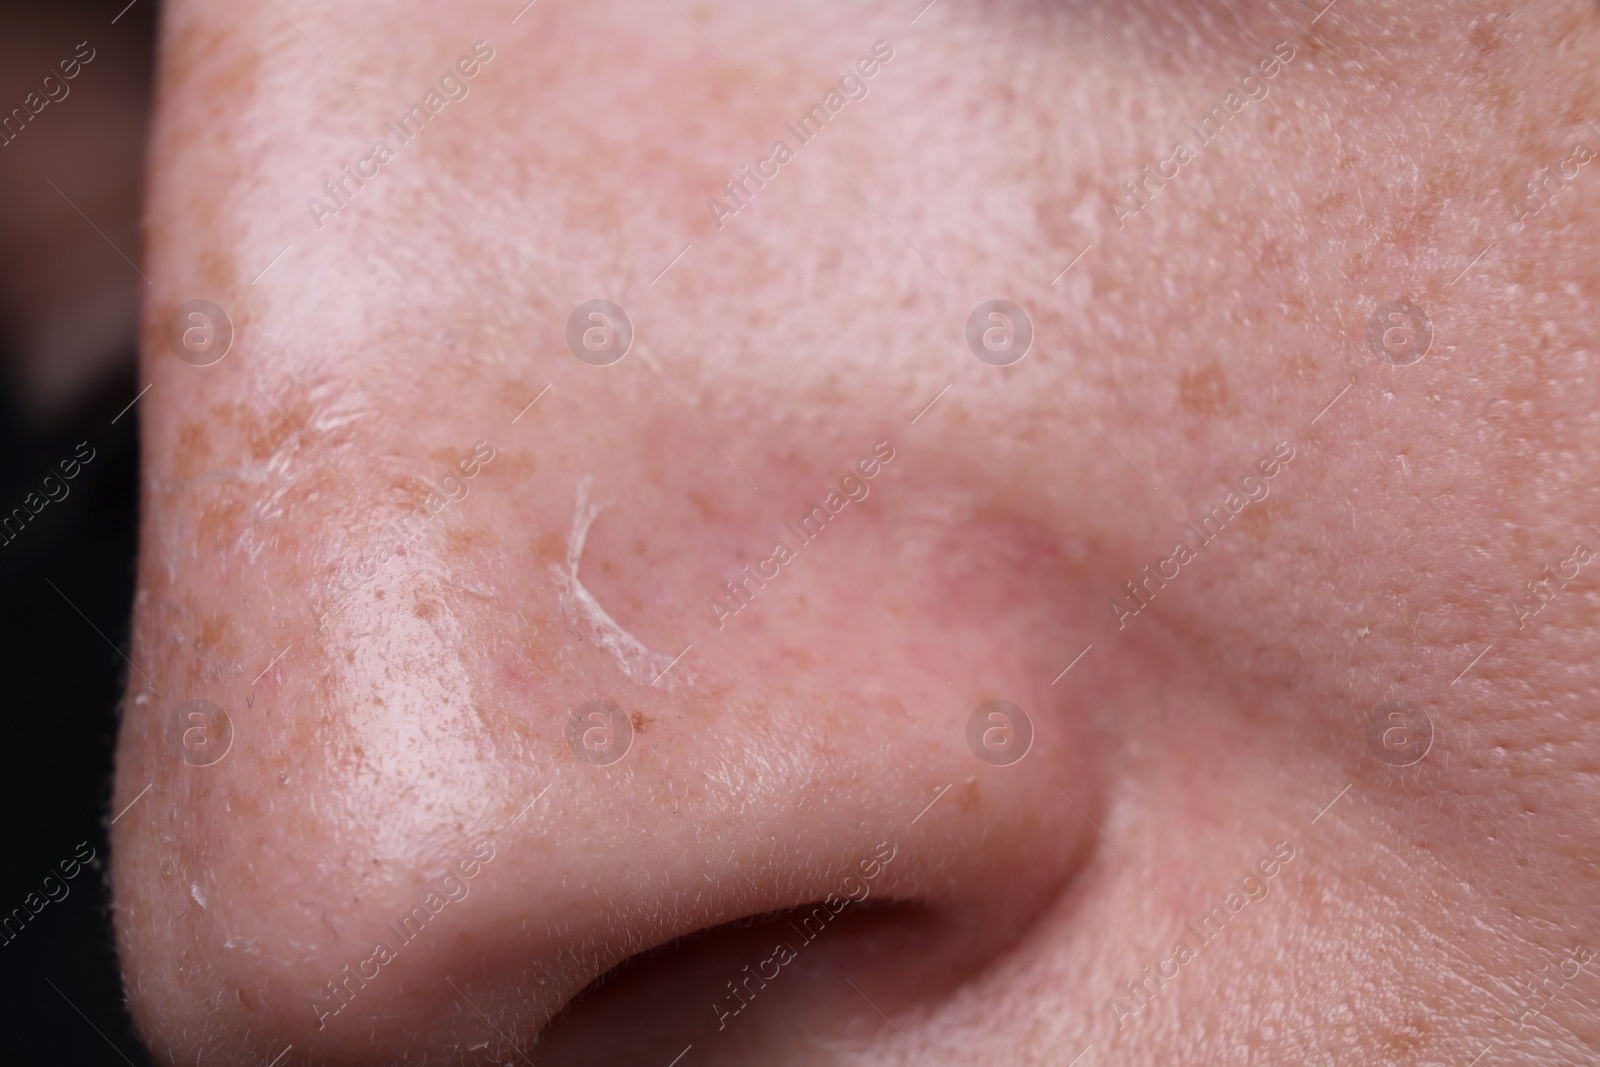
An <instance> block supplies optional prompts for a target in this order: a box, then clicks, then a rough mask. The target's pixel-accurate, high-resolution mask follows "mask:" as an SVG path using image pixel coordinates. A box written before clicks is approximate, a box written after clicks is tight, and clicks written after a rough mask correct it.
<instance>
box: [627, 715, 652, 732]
mask: <svg viewBox="0 0 1600 1067" xmlns="http://www.w3.org/2000/svg"><path fill="white" fill-rule="evenodd" d="M628 718H629V719H631V720H632V721H633V732H634V733H636V734H642V733H644V732H645V731H646V730H648V729H650V725H651V724H652V723H654V722H655V720H654V719H652V718H651V717H650V716H648V715H646V714H645V713H644V712H642V711H636V712H634V713H632V714H631V715H629V716H628Z"/></svg>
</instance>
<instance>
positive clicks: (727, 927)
mask: <svg viewBox="0 0 1600 1067" xmlns="http://www.w3.org/2000/svg"><path fill="white" fill-rule="evenodd" d="M836 907H837V901H836V900H835V901H833V902H831V903H830V901H825V900H818V901H814V902H812V903H810V904H804V905H801V906H800V907H796V908H787V909H783V910H781V911H774V912H768V913H765V914H762V915H753V916H747V917H745V918H741V919H737V920H734V921H732V922H727V923H723V924H722V925H720V926H714V927H710V928H708V929H704V930H699V931H696V932H694V933H692V934H687V935H685V936H683V937H679V938H677V939H675V940H673V941H669V942H667V943H666V944H663V945H659V946H657V947H655V948H651V949H648V950H646V951H644V952H640V953H638V954H636V955H633V956H630V957H628V958H627V959H626V960H624V961H622V962H621V963H620V964H618V965H617V966H615V967H613V968H612V969H611V970H609V971H607V972H606V973H605V974H603V975H602V976H600V977H599V978H597V979H595V980H594V981H593V982H591V983H590V984H589V985H588V986H587V987H585V988H584V989H583V991H582V992H580V993H579V994H578V995H577V996H576V997H574V998H573V999H572V1001H571V1002H569V1003H568V1004H567V1006H566V1007H565V1008H564V1009H563V1010H562V1011H561V1012H560V1013H559V1014H558V1015H557V1016H556V1017H555V1018H554V1019H552V1020H551V1022H550V1024H549V1025H548V1027H547V1028H546V1029H545V1031H544V1033H543V1035H542V1036H541V1038H540V1040H539V1045H538V1049H537V1055H538V1060H539V1062H540V1063H542V1064H580V1063H581V1064H590V1063H597V1062H603V1063H610V1064H629V1063H636V1062H637V1063H649V1064H654V1065H656V1067H659V1065H660V1064H662V1063H666V1062H668V1061H670V1060H671V1059H672V1057H673V1056H675V1055H677V1053H678V1052H680V1051H681V1050H683V1049H684V1048H685V1047H686V1046H688V1045H693V1046H694V1047H695V1049H696V1054H695V1060H696V1062H697V1063H700V1064H705V1063H720V1062H729V1063H735V1062H737V1063H749V1062H757V1057H759V1062H763V1063H777V1062H784V1057H785V1056H786V1055H794V1054H795V1053H796V1051H797V1050H800V1049H804V1048H806V1047H814V1046H815V1044H816V1043H817V1042H819V1041H820V1042H827V1043H830V1044H831V1043H834V1042H837V1041H840V1040H846V1039H848V1038H849V1037H850V1036H851V1035H852V1034H853V1035H854V1036H855V1038H856V1039H857V1040H861V1039H864V1037H865V1035H866V1034H867V1033H869V1032H870V1030H869V1029H864V1028H862V1027H861V1026H860V1025H859V1024H858V1020H860V1019H863V1018H865V1017H867V1016H871V1017H873V1018H876V1017H877V1009H882V1010H884V1011H886V1012H889V1013H891V1014H892V1013H894V1012H896V1011H903V1010H905V1009H907V1008H909V1007H913V1006H915V1005H917V1004H926V1003H929V1002H932V1001H937V1000H938V999H940V998H942V997H943V996H944V995H946V994H947V993H948V992H949V991H950V990H951V989H953V988H954V987H955V986H956V985H958V984H959V983H960V980H961V976H962V974H961V972H962V968H960V967H953V966H950V965H949V964H950V963H952V962H953V960H952V958H951V957H952V949H953V948H954V945H953V943H952V942H951V940H950V939H949V938H945V937H943V936H941V935H942V934H943V933H945V932H946V931H945V930H944V926H945V922H944V920H942V919H941V918H940V917H939V915H938V914H937V912H936V911H935V910H934V909H932V908H929V907H927V906H925V905H922V904H918V903H915V902H910V901H899V900H878V899H870V898H869V899H866V900H863V901H860V902H859V903H850V904H849V905H848V906H846V907H843V908H838V910H837V911H835V910H834V909H835V908H836ZM956 954H958V955H959V954H960V953H959V952H957V953H956ZM941 964H943V965H941ZM862 990H872V994H871V997H872V999H871V1001H870V1002H869V1001H868V1000H866V999H864V997H863V995H862V993H861V991H862ZM873 1005H876V1008H874V1006H873ZM785 1049H787V1050H788V1052H785V1051H784V1050H785ZM801 1058H802V1059H804V1058H805V1057H804V1056H801Z"/></svg>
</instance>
